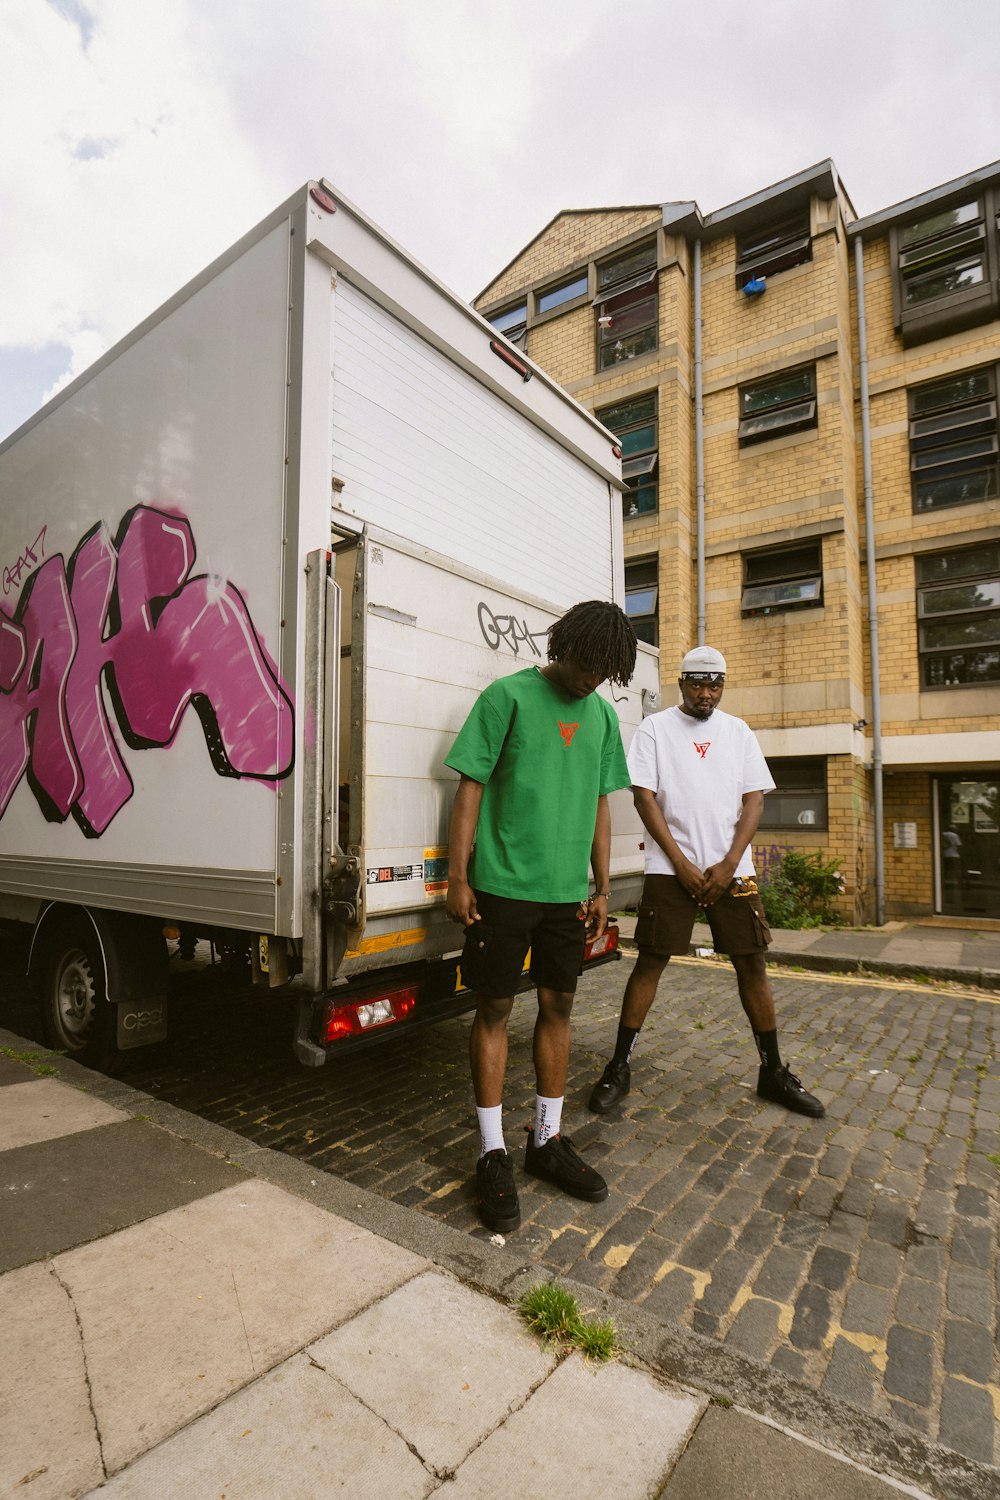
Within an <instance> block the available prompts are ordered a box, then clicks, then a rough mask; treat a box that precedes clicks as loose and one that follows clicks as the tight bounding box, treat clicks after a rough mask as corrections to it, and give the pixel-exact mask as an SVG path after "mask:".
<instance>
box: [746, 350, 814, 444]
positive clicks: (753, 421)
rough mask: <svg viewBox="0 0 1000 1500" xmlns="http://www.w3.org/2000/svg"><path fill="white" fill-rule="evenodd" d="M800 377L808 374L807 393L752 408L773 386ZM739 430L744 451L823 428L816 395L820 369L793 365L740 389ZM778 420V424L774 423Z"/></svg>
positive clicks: (811, 365) (812, 365) (750, 381)
mask: <svg viewBox="0 0 1000 1500" xmlns="http://www.w3.org/2000/svg"><path fill="white" fill-rule="evenodd" d="M796 375H808V376H809V381H808V386H807V391H806V393H805V394H803V393H799V394H793V395H790V396H788V397H786V398H785V399H783V400H782V399H779V400H776V401H771V402H769V403H767V404H766V405H763V406H759V407H751V401H752V399H753V398H754V397H755V396H758V395H759V394H760V393H764V392H766V391H767V389H768V388H769V387H780V385H781V384H782V382H787V381H789V380H790V379H792V378H793V377H795V376H796ZM738 401H739V428H738V438H739V445H740V447H741V448H749V447H751V446H752V445H754V444H756V443H766V442H770V441H771V440H772V438H776V437H787V436H789V435H790V434H791V433H795V432H807V431H809V430H810V429H811V428H815V427H818V426H819V402H818V398H817V392H816V366H815V364H809V365H792V366H790V367H789V368H788V369H785V370H775V371H774V372H773V373H772V374H770V375H765V376H762V377H761V378H760V379H758V380H748V381H746V382H744V384H742V385H740V386H739V387H738ZM775 417H776V418H777V419H778V420H777V421H773V420H770V419H772V418H775Z"/></svg>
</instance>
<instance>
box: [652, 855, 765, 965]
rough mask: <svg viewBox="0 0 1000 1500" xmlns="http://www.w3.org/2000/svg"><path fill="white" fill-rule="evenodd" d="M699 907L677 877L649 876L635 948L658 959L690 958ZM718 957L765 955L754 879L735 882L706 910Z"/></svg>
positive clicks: (761, 907)
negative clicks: (673, 956)
mask: <svg viewBox="0 0 1000 1500" xmlns="http://www.w3.org/2000/svg"><path fill="white" fill-rule="evenodd" d="M697 915H698V903H697V901H695V900H694V899H693V898H692V897H691V896H689V895H688V893H687V891H686V890H685V889H684V887H683V886H682V885H681V883H680V881H679V880H678V879H677V876H676V875H647V876H646V879H645V881H644V882H643V887H642V896H641V898H640V900H639V916H638V920H637V921H636V924H635V943H636V947H637V948H638V949H639V952H640V953H655V954H657V955H659V956H660V957H667V956H669V955H671V954H678V953H686V952H687V951H688V948H689V946H690V943H691V931H692V928H693V927H694V922H695V917H696V916H697ZM705 917H706V919H707V921H708V925H709V927H710V928H711V929H712V941H713V943H714V944H715V949H716V952H717V953H729V954H735V955H736V956H737V957H740V956H741V955H743V954H746V953H763V952H764V951H765V950H766V949H767V947H768V945H769V944H770V942H771V929H770V928H769V927H768V925H767V918H766V917H765V915H764V903H763V902H762V901H761V899H760V893H759V892H758V890H757V881H756V879H755V878H754V877H753V876H752V875H751V876H744V877H742V878H740V879H737V880H734V881H733V883H732V885H731V886H730V887H729V889H728V891H726V892H725V893H724V894H723V895H721V896H720V897H719V899H718V901H715V902H713V904H712V905H711V906H709V907H706V908H705Z"/></svg>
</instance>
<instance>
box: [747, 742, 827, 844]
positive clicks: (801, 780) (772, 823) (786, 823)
mask: <svg viewBox="0 0 1000 1500" xmlns="http://www.w3.org/2000/svg"><path fill="white" fill-rule="evenodd" d="M767 764H768V767H769V769H770V772H771V775H772V776H773V777H774V781H775V788H774V791H773V792H768V794H767V796H766V797H765V798H764V811H763V813H762V815H761V820H760V826H761V828H817V829H822V828H826V827H827V824H828V818H827V797H826V761H825V760H824V758H823V757H822V756H821V755H816V756H796V757H794V758H793V757H792V756H782V757H780V758H776V759H774V760H771V759H768V762H767Z"/></svg>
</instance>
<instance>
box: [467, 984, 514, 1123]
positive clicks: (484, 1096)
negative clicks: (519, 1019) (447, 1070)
mask: <svg viewBox="0 0 1000 1500" xmlns="http://www.w3.org/2000/svg"><path fill="white" fill-rule="evenodd" d="M513 1005H514V997H513V995H511V996H510V998H509V999H507V1000H487V999H485V998H482V997H481V998H480V1000H479V1003H478V1004H477V1006H476V1018H475V1020H474V1021H473V1023H472V1031H471V1032H470V1034H469V1064H470V1067H471V1070H472V1088H473V1091H474V1093H475V1096H476V1104H477V1105H478V1106H479V1107H480V1108H481V1109H490V1108H492V1107H494V1106H495V1105H497V1104H502V1103H503V1081H504V1076H505V1074H506V1072H507V1017H508V1016H509V1015H510V1013H511V1010H512V1008H513Z"/></svg>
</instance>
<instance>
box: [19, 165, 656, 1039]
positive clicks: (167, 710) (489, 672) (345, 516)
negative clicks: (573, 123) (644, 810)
mask: <svg viewBox="0 0 1000 1500" xmlns="http://www.w3.org/2000/svg"><path fill="white" fill-rule="evenodd" d="M621 489H622V481H621V463H620V453H619V452H618V450H617V448H616V447H615V439H614V437H613V436H612V435H611V434H610V433H609V432H607V431H606V430H605V429H604V428H603V427H602V426H601V425H600V424H599V423H598V422H597V421H596V420H595V419H594V418H593V417H592V416H590V415H589V414H588V413H587V412H585V411H584V410H583V409H582V408H581V407H580V406H578V405H577V404H576V403H575V402H574V401H573V400H572V399H571V398H570V397H569V396H567V395H566V394H565V392H563V391H562V390H561V389H560V388H559V387H558V386H557V385H555V384H554V382H553V381H551V380H550V379H549V378H548V377H547V376H546V375H545V374H544V373H543V372H542V371H541V370H540V369H538V368H537V367H536V366H534V365H533V364H532V363H531V362H530V361H529V360H528V359H527V358H526V357H525V356H523V355H522V353H521V352H520V350H518V349H517V348H515V347H514V346H513V345H511V344H509V343H507V342H506V340H504V339H503V338H502V337H501V336H500V335H498V334H497V332H496V331H495V330H494V329H493V328H491V327H490V325H489V324H487V323H486V322H484V321H483V319H482V318H480V317H479V316H478V314H477V313H475V312H474V311H473V310H472V309H471V308H470V307H468V306H467V305H466V304H465V303H463V302H462V301H461V300H460V299H459V298H458V297H456V296H455V295H453V294H452V293H451V292H449V291H448V290H447V289H446V288H445V287H444V286H442V285H441V284H440V283H439V282H438V281H437V280H436V279H435V278H434V277H433V276H432V275H430V274H429V273H428V272H427V271H425V270H424V269H423V268H422V267H421V266H420V265H418V264H417V263H416V262H415V261H414V260H413V259H412V258H411V257H410V256H408V255H407V254H406V253H405V252H404V251H402V250H401V249H400V248H399V247H398V246H397V245H396V244H394V243H393V242H392V241H391V240H390V239H389V238H388V237H387V236H386V235H385V234H384V233H382V232H381V231H380V230H379V229H378V228H377V227H376V226H375V225H374V224H372V223H371V222H370V221H368V220H367V219H366V218H365V217H364V216H363V215H362V214H361V213H360V212H359V211H358V210H357V209H356V208H354V207H353V206H352V205H351V204H349V203H348V202H346V201H345V199H344V198H343V197H342V196H340V194H339V193H338V192H337V191H336V190H335V189H334V188H333V187H331V186H330V184H329V183H328V182H326V181H325V180H320V181H315V182H310V183H307V184H306V185H305V187H304V188H303V189H302V190H301V191H300V192H298V193H296V194H295V195H294V196H293V197H292V198H290V199H289V200H288V202H287V203H285V204H283V205H282V206H281V207H280V208H279V209H277V210H276V211H275V212H274V213H273V214H272V215H270V217H268V218H267V219H265V220H264V221H263V223H261V224H259V225H258V226H257V227H256V228H255V229H254V230H252V231H251V232H250V233H249V234H248V235H246V236H245V238H244V239H242V240H241V241H240V242H239V243H238V244H236V245H235V246H234V247H233V248H232V250H230V251H229V252H228V253H227V254H225V255H223V256H222V257H221V258H220V259H219V260H217V261H216V262H214V263H213V264H212V265H211V266H209V267H208V269H207V270H206V271H205V272H204V273H203V274H202V275H200V276H198V277H197V278H196V279H195V280H194V281H192V282H191V283H190V284H189V285H188V286H186V287H184V288H183V290H182V291H180V292H179V293H178V294H177V295H176V296H175V297H173V298H172V299H171V300H170V301H169V302H168V303H166V304H165V305H164V306H163V307H161V308H160V309H159V310H158V311H157V312H156V313H154V314H153V315H152V316H151V317H150V318H149V319H148V320H147V321H146V322H145V323H143V324H142V325H141V326H140V327H138V328H137V329H136V330H135V331H134V332H133V333H132V334H131V335H130V336H129V337H127V338H125V339H124V340H123V341H122V342H121V343H120V344H118V345H117V346H116V347H115V348H113V349H112V350H110V352H109V353H108V354H106V355H105V356H104V357H103V358H102V359H100V360H99V361H98V362H97V363H96V364H95V365H94V366H93V367H92V368H91V369H90V370H88V371H87V372H86V373H85V374H84V375H82V376H81V377H80V378H79V379H77V380H76V381H75V382H74V383H73V384H72V385H69V386H67V387H66V389H65V390H63V391H61V392H60V393H59V394H58V395H57V396H56V397H55V398H54V399H53V400H52V401H50V402H49V403H48V405H47V406H46V407H44V408H43V409H42V410H41V411H40V412H39V413H38V414H37V415H36V416H35V417H33V418H32V419H31V420H29V421H28V422H27V423H25V424H24V426H23V427H21V428H20V429H19V430H18V431H17V432H16V433H14V434H13V436H12V437H10V438H9V439H8V440H7V441H6V442H5V443H3V444H2V445H0V537H2V542H0V567H2V595H0V918H2V919H4V920H8V921H16V922H21V923H27V924H30V929H31V941H30V954H29V959H28V963H29V968H30V970H31V971H32V972H33V973H34V974H36V975H37V977H38V981H39V984H40V997H41V1004H42V1010H43V1019H44V1024H45V1027H46V1035H47V1038H48V1040H49V1042H50V1043H51V1044H52V1045H53V1046H56V1047H60V1048H63V1049H65V1050H66V1051H67V1052H68V1053H70V1054H71V1055H73V1056H75V1057H78V1058H80V1059H81V1060H84V1061H88V1060H89V1061H95V1062H103V1061H106V1060H108V1058H109V1056H110V1055H111V1054H112V1053H113V1052H114V1050H115V1049H117V1048H122V1049H125V1048H129V1047H133V1046H138V1045H142V1044H144V1043H147V1042H153V1041H157V1040H159V1039H160V1038H161V1037H162V1036H163V1035H164V1034H165V1029H166V1019H167V996H168V989H169V983H168V981H169V966H170V962H171V960H172V956H173V955H175V954H176V952H178V951H179V952H180V953H182V954H189V953H190V952H191V950H192V948H193V946H194V944H195V943H196V942H197V941H198V940H201V939H208V940H210V941H211V942H212V943H213V944H214V945H215V947H216V950H217V951H218V950H221V951H223V952H225V953H227V954H229V955H236V956H238V957H239V956H241V955H243V956H245V955H249V965H250V966H252V967H248V970H247V972H248V973H250V972H252V976H253V979H254V980H255V981H256V982H257V983H260V984H264V985H267V986H269V987H274V988H280V989H281V990H282V992H287V991H288V990H289V989H290V990H291V991H292V993H293V994H295V995H297V997H298V1005H297V1020H296V1022H295V1026H294V1038H293V1045H294V1048H295V1051H296V1054H297V1056H298V1057H299V1059H300V1060H301V1061H303V1062H304V1063H308V1064H319V1063H322V1062H323V1061H324V1060H325V1058H326V1057H327V1056H328V1054H330V1053H331V1052H339V1051H343V1050H349V1049H350V1048H352V1047H354V1046H356V1045H359V1044H360V1043H365V1042H368V1041H370V1040H372V1039H374V1038H375V1037H376V1036H380V1035H384V1034H385V1033H386V1031H387V1030H393V1031H394V1030H399V1029H401V1028H402V1027H404V1026H409V1025H416V1024H418V1023H419V1022H421V1021H426V1020H430V1019H434V1018H436V1017H440V1016H442V1015H445V1014H449V1013H454V1012H455V1010H456V1009H457V1008H462V1007H463V1006H467V1004H468V998H467V996H466V995H465V994H464V993H463V992H462V991H461V988H460V979H459V977H458V976H457V974H456V953H457V949H458V948H459V947H460V939H461V934H460V932H459V930H458V929H457V928H456V927H455V926H454V924H452V923H450V922H449V921H448V919H447V915H446V912H445V907H444V891H445V885H446V881H447V846H446V840H447V828H448V819H449V813H450V805H451V800H452V796H453V793H454V788H455V785H456V778H455V776H454V774H453V773H452V772H450V771H448V770H447V769H446V768H445V767H444V764H443V758H444V756H445V754H446V753H447V751H448V748H449V746H450V744H451V741H452V739H453V736H454V734H455V733H456V731H457V730H458V728H459V727H460V725H461V724H462V722H463V720H464V718H465V715H466V713H467V712H468V709H469V707H470V706H471V704H472V702H473V701H474V699H475V697H476V695H477V693H478V692H479V691H480V690H481V688H482V687H483V686H484V684H485V683H487V682H488V681H490V680H491V679H492V678H493V677H495V676H497V675H500V674H502V673H505V672H510V671H514V670H516V669H518V668H519V667H522V666H524V665H526V664H531V663H536V662H540V661H544V659H545V634H546V629H547V627H548V626H549V625H550V624H551V623H552V621H553V620H554V619H555V618H557V617H558V615H559V614H560V613H562V612H563V611H564V610H565V609H566V608H568V607H569V606H570V605H571V604H574V603H576V602H577V601H579V600H581V599H589V598H604V599H609V598H610V599H615V600H618V601H619V602H621V601H622V599H623V590H624V582H623V563H622V534H621V493H620V492H621ZM656 686H657V662H656V653H655V651H653V650H652V648H648V647H641V648H640V660H639V665H638V668H637V674H636V678H635V679H634V682H633V684H632V686H631V687H630V688H629V689H628V690H626V691H621V690H618V689H616V690H615V691H614V693H613V694H612V695H611V696H612V697H613V699H614V702H615V705H616V707H617V709H618V712H619V715H620V718H621V722H622V728H623V733H624V736H625V739H626V743H627V741H628V739H629V738H630V736H631V733H632V730H633V728H634V726H635V724H636V723H638V721H639V719H640V717H641V715H642V711H643V691H644V690H646V691H648V692H650V693H655V691H656ZM612 811H613V816H614V829H615V836H614V845H613V884H614V894H615V898H616V899H617V900H619V901H624V900H627V899H629V898H630V897H634V896H635V894H636V892H637V890H638V880H639V875H640V870H641V855H640V853H639V849H640V838H641V831H640V829H639V825H638V823H637V822H636V820H635V818H634V815H633V813H632V809H631V803H630V799H629V797H628V795H627V794H621V793H619V794H616V796H615V798H614V800H613V808H612ZM174 944H176V945H177V946H176V948H175V947H173V946H172V945H174ZM292 1008H293V1009H296V1007H292Z"/></svg>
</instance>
